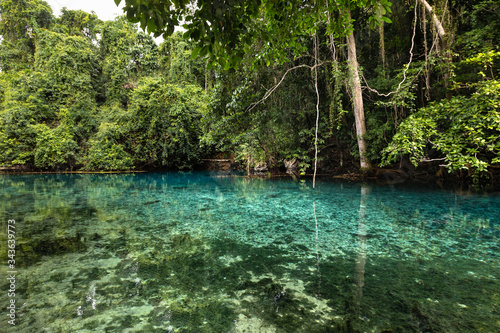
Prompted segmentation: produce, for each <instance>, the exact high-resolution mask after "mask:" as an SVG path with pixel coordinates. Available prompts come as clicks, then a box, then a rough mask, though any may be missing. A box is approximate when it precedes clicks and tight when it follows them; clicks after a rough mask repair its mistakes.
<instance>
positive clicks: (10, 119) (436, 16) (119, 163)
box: [0, 0, 500, 179]
mask: <svg viewBox="0 0 500 333" xmlns="http://www.w3.org/2000/svg"><path fill="white" fill-rule="evenodd" d="M107 1H111V0H107ZM115 2H116V3H117V4H119V3H120V0H115ZM124 11H125V15H124V16H123V17H118V18H116V19H115V20H113V21H101V20H100V19H99V18H98V17H97V16H96V15H95V14H94V13H86V12H83V11H80V10H68V9H63V10H62V13H61V15H60V16H59V17H55V16H54V15H53V13H52V10H51V8H50V6H49V5H48V4H47V3H46V2H44V1H42V0H0V15H1V16H0V35H1V44H0V165H3V166H4V167H9V166H19V165H24V166H25V168H26V169H31V170H77V169H81V170H132V169H135V170H151V169H190V168H194V167H196V166H198V165H199V164H200V163H201V160H202V159H203V158H213V157H231V158H235V159H236V160H237V161H239V162H240V163H241V164H242V165H244V166H248V167H249V168H250V167H252V166H255V165H257V164H262V163H266V165H267V166H268V167H269V168H270V169H279V168H281V167H283V165H284V163H285V161H287V162H290V163H292V162H294V163H295V165H296V166H297V168H298V170H299V172H301V173H305V172H310V171H311V170H312V168H313V165H314V161H315V160H316V157H315V156H316V152H317V161H318V167H319V169H320V170H323V171H324V172H339V171H343V170H344V171H345V170H353V169H360V168H361V169H362V170H363V171H367V170H370V169H371V168H372V166H385V165H396V166H397V165H413V167H420V168H422V167H428V169H429V167H430V169H431V170H433V173H435V172H438V173H440V174H445V173H446V172H449V173H451V174H453V175H456V176H459V177H469V178H473V179H479V178H481V177H483V178H485V179H488V178H490V179H491V178H492V177H494V175H495V171H498V168H499V167H500V155H499V152H500V111H499V107H500V97H499V96H500V82H499V81H498V75H499V70H500V65H499V62H500V46H499V45H500V43H499V40H500V3H499V2H498V1H495V0H474V1H463V0H432V1H431V0H430V1H429V2H427V1H425V0H415V1H413V0H408V1H406V0H405V1H403V0H394V1H392V2H388V1H387V0H378V1H375V0H355V1H345V0H339V1H330V0H317V1H295V0H292V1H277V0H246V1H243V0H220V1H206V0H198V1H183V0H174V1H166V0H165V1H163V0H161V1H153V0H142V1H137V0H127V1H126V2H125V9H124ZM176 26H178V27H182V29H181V30H180V31H175V29H174V27H176ZM140 28H142V29H144V30H145V31H143V30H140ZM150 34H154V35H156V36H159V35H163V37H164V41H163V42H162V43H161V44H160V45H157V44H156V43H155V40H154V39H153V38H152V37H151V35H150ZM410 162H411V164H410ZM292 164H293V163H292ZM413 167H411V168H413ZM407 168H410V167H407ZM497 173H498V172H497Z"/></svg>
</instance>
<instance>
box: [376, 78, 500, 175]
mask: <svg viewBox="0 0 500 333" xmlns="http://www.w3.org/2000/svg"><path fill="white" fill-rule="evenodd" d="M475 88H476V92H475V93H473V94H472V95H471V96H470V97H465V96H457V97H453V98H451V99H450V100H444V101H440V102H434V103H431V104H430V105H429V106H427V107H426V108H422V109H420V110H419V111H418V112H417V113H415V114H413V115H411V116H410V117H408V119H406V120H405V121H404V122H403V123H402V124H401V125H400V126H399V128H398V132H397V133H396V135H395V136H394V138H393V140H392V142H391V144H390V145H389V147H387V148H386V149H385V150H384V151H383V154H384V159H383V164H388V163H390V162H392V161H395V160H396V159H397V158H398V157H399V156H401V155H409V156H410V160H411V161H412V162H413V164H414V165H417V164H418V163H419V162H423V161H426V160H430V159H432V158H435V157H434V156H429V155H431V154H433V150H435V151H436V153H435V154H436V155H438V156H437V158H442V159H443V160H444V163H445V166H446V167H447V168H448V170H449V171H456V170H461V169H465V170H469V171H470V174H471V175H475V174H478V173H481V172H486V171H487V168H488V166H490V165H492V164H498V163H500V155H499V153H500V82H498V81H496V80H487V81H483V82H480V83H477V84H476V85H475Z"/></svg>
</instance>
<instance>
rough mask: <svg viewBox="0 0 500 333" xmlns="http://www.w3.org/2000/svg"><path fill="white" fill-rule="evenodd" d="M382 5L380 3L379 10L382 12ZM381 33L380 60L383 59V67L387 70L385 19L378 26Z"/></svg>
mask: <svg viewBox="0 0 500 333" xmlns="http://www.w3.org/2000/svg"><path fill="white" fill-rule="evenodd" d="M381 8H382V5H381V4H380V5H379V11H380V12H382V9H381ZM378 33H379V50H380V60H381V61H382V69H383V70H384V71H385V40H384V21H382V23H381V24H380V25H379V26H378Z"/></svg>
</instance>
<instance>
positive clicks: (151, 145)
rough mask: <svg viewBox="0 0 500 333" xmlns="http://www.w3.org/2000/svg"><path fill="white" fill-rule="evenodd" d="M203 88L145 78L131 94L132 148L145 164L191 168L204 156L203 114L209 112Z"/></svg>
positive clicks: (138, 158)
mask: <svg viewBox="0 0 500 333" xmlns="http://www.w3.org/2000/svg"><path fill="white" fill-rule="evenodd" d="M206 107H207V100H206V97H205V94H204V93H203V91H202V90H201V89H200V88H198V87H196V86H193V85H183V86H178V85H172V84H169V83H168V82H166V81H165V80H164V79H162V78H144V79H142V80H141V81H140V82H139V84H138V87H137V89H135V90H134V91H133V93H132V96H131V101H130V112H131V117H132V119H133V120H132V121H131V123H130V124H129V126H130V132H131V133H130V137H131V149H132V153H133V156H134V158H135V159H136V161H137V162H138V163H141V164H142V165H143V166H149V167H168V168H172V167H176V168H180V169H184V168H190V167H192V165H193V164H195V163H197V162H198V159H199V158H200V156H201V149H200V146H199V136H200V135H201V132H200V118H201V116H202V114H203V113H204V112H206Z"/></svg>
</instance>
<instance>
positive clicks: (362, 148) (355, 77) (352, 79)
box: [347, 11, 371, 171]
mask: <svg viewBox="0 0 500 333" xmlns="http://www.w3.org/2000/svg"><path fill="white" fill-rule="evenodd" d="M347 14H348V18H349V21H350V20H351V12H350V11H348V13H347ZM347 58H348V72H349V86H350V88H351V93H352V104H353V108H354V119H355V122H356V137H357V140H358V149H359V160H360V166H361V170H363V171H367V170H370V169H371V164H370V161H369V160H368V158H367V156H366V143H365V139H364V138H363V136H364V135H365V133H366V125H365V111H364V109H363V95H362V93H361V81H360V79H359V70H358V68H359V65H358V58H357V55H356V41H355V40H354V33H353V32H352V31H351V32H350V33H349V34H348V35H347Z"/></svg>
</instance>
